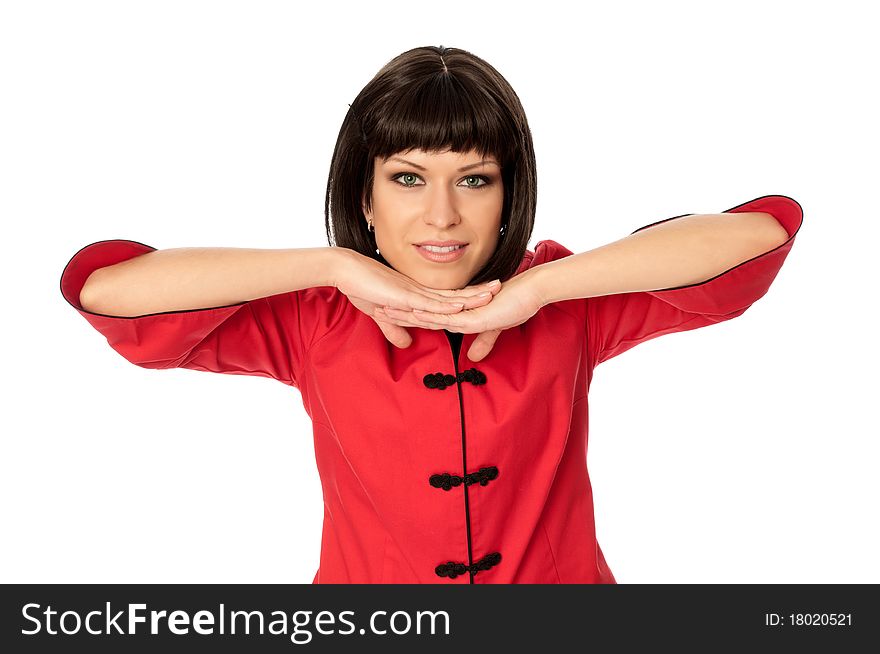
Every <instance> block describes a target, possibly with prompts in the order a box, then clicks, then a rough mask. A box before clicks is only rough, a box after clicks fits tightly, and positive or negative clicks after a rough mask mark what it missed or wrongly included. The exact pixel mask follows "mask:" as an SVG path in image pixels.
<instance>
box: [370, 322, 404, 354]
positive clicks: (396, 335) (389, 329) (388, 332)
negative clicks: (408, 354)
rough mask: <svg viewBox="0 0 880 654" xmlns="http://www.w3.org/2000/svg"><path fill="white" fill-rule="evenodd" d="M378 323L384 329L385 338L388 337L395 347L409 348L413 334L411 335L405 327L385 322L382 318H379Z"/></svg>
mask: <svg viewBox="0 0 880 654" xmlns="http://www.w3.org/2000/svg"><path fill="white" fill-rule="evenodd" d="M376 323H377V324H378V325H379V329H381V330H382V333H383V334H385V338H386V339H388V342H389V343H391V344H392V345H394V346H395V347H399V348H407V347H409V346H410V345H412V336H410V335H409V332H408V331H406V330H405V329H404V328H403V327H398V326H397V325H393V324H391V323H388V322H383V321H381V320H377V321H376Z"/></svg>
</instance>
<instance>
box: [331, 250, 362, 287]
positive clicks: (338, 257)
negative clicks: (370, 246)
mask: <svg viewBox="0 0 880 654" xmlns="http://www.w3.org/2000/svg"><path fill="white" fill-rule="evenodd" d="M326 250H327V252H326V264H325V266H324V270H325V271H326V272H325V275H326V277H325V284H324V285H325V286H333V287H335V288H339V286H340V284H341V283H342V282H343V281H344V280H345V278H346V276H347V275H348V274H349V270H350V269H351V261H352V259H353V258H354V256H353V255H357V254H358V253H357V252H355V251H354V250H351V249H349V248H344V247H339V246H331V247H328V248H326Z"/></svg>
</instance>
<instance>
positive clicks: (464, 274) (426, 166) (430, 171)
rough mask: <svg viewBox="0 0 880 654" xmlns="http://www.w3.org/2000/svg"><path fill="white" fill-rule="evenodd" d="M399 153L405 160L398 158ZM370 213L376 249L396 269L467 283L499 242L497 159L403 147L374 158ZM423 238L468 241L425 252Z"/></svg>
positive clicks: (449, 285) (426, 280) (429, 281)
mask: <svg viewBox="0 0 880 654" xmlns="http://www.w3.org/2000/svg"><path fill="white" fill-rule="evenodd" d="M401 159H404V160H405V161H406V162H409V163H405V162H403V161H400V160H401ZM374 166H375V174H374V176H373V180H374V181H373V195H372V204H373V208H372V211H370V212H368V211H367V209H366V207H364V214H365V216H366V218H367V220H370V219H372V221H373V228H374V229H375V235H376V246H377V247H378V248H379V252H380V253H381V254H382V256H383V257H384V258H385V261H387V262H388V263H389V264H391V266H392V267H393V268H394V269H395V270H397V271H398V272H400V273H402V274H404V275H406V276H408V277H410V278H412V279H413V280H415V281H416V282H418V283H419V284H422V285H424V286H428V287H431V288H438V289H455V288H464V287H465V286H467V285H468V282H469V281H470V280H471V279H473V277H474V275H476V274H477V272H479V271H480V270H481V269H482V268H483V266H484V265H485V264H486V262H487V261H488V260H489V259H490V258H491V257H492V255H493V254H494V252H495V248H496V246H497V245H498V238H499V233H498V231H499V229H500V228H501V209H502V206H503V203H504V188H503V186H502V179H501V167H500V165H499V162H498V160H497V159H496V158H495V157H492V156H487V158H486V160H485V161H484V160H481V158H480V156H479V155H478V154H477V153H476V152H469V153H466V154H462V153H456V152H451V151H444V152H442V153H433V152H432V153H428V152H425V151H424V150H408V151H405V152H400V153H397V154H395V155H391V156H390V157H389V158H388V160H387V161H385V160H383V159H382V158H381V157H376V159H375V161H374ZM426 241H429V242H430V241H438V242H444V241H457V242H461V243H466V244H467V245H466V246H464V247H463V248H461V250H459V251H458V253H457V254H456V253H453V255H444V254H442V253H441V254H438V255H435V256H436V257H445V258H451V259H452V260H449V261H438V260H431V259H429V258H427V255H426V254H423V253H422V252H424V249H423V248H420V247H418V246H419V244H423V243H425V242H426Z"/></svg>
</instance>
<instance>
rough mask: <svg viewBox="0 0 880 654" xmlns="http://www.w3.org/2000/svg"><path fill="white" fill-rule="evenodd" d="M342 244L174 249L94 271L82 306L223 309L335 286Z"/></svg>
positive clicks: (133, 312) (99, 309)
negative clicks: (274, 296) (267, 298)
mask: <svg viewBox="0 0 880 654" xmlns="http://www.w3.org/2000/svg"><path fill="white" fill-rule="evenodd" d="M343 254H344V253H342V252H341V248H335V247H316V248H297V249H283V250H279V249H251V248H172V249H166V250H154V251H152V252H147V253H146V254H142V255H140V256H137V257H134V258H132V259H128V260H126V261H122V262H121V263H117V264H114V265H111V266H105V267H103V268H99V269H97V270H95V271H94V272H93V273H92V274H91V275H90V276H89V277H88V279H87V280H86V283H85V285H84V286H83V288H82V291H81V293H80V297H79V300H80V303H81V305H82V307H83V308H84V309H85V310H87V311H91V312H93V313H99V314H104V315H108V316H143V315H146V314H153V313H161V312H166V311H182V310H191V309H203V308H207V307H222V306H226V305H230V304H235V303H238V302H245V301H248V300H253V299H255V298H263V297H267V296H272V295H276V294H279V293H287V292H290V291H297V290H301V289H305V288H310V287H313V286H335V279H336V277H335V275H336V271H337V263H338V261H339V260H340V259H341V258H342V256H343Z"/></svg>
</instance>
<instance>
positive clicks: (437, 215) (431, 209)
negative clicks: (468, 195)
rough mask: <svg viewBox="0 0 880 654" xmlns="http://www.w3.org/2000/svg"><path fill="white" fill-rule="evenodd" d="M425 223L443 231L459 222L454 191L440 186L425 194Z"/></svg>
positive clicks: (459, 217)
mask: <svg viewBox="0 0 880 654" xmlns="http://www.w3.org/2000/svg"><path fill="white" fill-rule="evenodd" d="M425 197H426V202H427V206H426V207H425V222H426V223H428V224H429V225H434V226H435V227H436V228H437V229H438V230H443V229H445V228H446V227H448V226H450V225H455V224H456V223H458V222H460V221H461V216H460V215H459V212H458V206H457V200H456V197H455V191H454V190H451V189H448V188H446V187H445V186H443V185H442V184H438V185H436V186H435V187H434V188H433V189H431V190H430V191H429V192H428V193H427V194H426V196H425Z"/></svg>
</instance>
